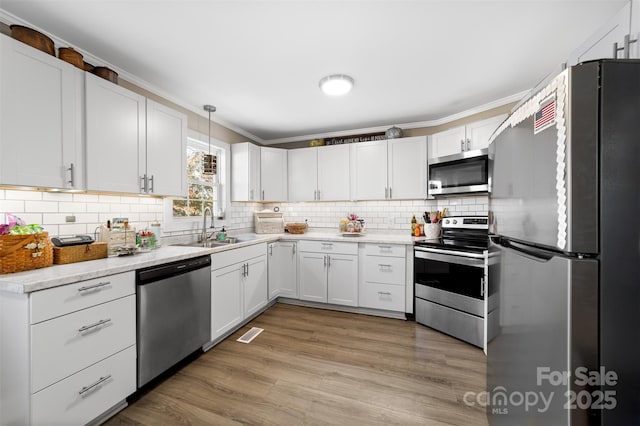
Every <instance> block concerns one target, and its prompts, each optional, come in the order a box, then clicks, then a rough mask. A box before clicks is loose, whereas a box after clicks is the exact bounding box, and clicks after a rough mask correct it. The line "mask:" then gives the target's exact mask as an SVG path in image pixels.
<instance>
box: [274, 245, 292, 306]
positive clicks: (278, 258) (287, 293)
mask: <svg viewBox="0 0 640 426" xmlns="http://www.w3.org/2000/svg"><path fill="white" fill-rule="evenodd" d="M296 244H297V243H296V242H295V241H278V242H275V243H271V244H269V256H268V258H269V263H268V283H269V300H272V299H275V298H276V297H278V296H283V297H288V298H292V299H297V298H298V267H297V262H296Z"/></svg>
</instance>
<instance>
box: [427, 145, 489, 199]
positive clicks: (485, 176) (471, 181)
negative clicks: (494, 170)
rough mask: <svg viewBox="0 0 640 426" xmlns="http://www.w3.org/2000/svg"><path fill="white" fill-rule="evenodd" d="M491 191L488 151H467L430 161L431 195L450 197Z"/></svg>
mask: <svg viewBox="0 0 640 426" xmlns="http://www.w3.org/2000/svg"><path fill="white" fill-rule="evenodd" d="M488 190H489V156H488V150H486V149H481V150H476V151H467V152H463V153H461V154H455V155H449V156H446V157H441V158H435V159H432V160H431V161H429V194H430V195H448V194H464V193H472V192H487V191H488Z"/></svg>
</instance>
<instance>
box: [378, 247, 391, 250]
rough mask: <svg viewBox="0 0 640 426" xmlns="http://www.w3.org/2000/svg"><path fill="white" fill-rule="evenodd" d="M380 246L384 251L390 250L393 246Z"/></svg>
mask: <svg viewBox="0 0 640 426" xmlns="http://www.w3.org/2000/svg"><path fill="white" fill-rule="evenodd" d="M378 248H379V249H380V250H382V251H390V250H391V246H378Z"/></svg>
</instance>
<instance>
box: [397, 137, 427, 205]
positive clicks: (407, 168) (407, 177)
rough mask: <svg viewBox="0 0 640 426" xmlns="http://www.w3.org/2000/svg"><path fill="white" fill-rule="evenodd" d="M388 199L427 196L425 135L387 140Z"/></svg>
mask: <svg viewBox="0 0 640 426" xmlns="http://www.w3.org/2000/svg"><path fill="white" fill-rule="evenodd" d="M388 157H389V165H388V175H389V183H388V185H389V193H388V196H389V198H390V199H416V198H426V197H427V137H426V136H416V137H412V138H401V139H394V140H390V141H388Z"/></svg>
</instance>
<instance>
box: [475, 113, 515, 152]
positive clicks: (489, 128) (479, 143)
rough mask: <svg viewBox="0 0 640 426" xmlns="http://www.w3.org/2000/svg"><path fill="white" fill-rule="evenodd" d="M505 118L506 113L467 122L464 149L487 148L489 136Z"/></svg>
mask: <svg viewBox="0 0 640 426" xmlns="http://www.w3.org/2000/svg"><path fill="white" fill-rule="evenodd" d="M506 118H507V114H501V115H497V116H495V117H491V118H487V119H486V120H480V121H476V122H473V123H471V124H468V125H467V138H466V141H467V142H466V143H467V145H466V146H465V148H466V149H465V151H473V150H476V149H484V148H488V147H489V138H490V137H491V135H492V134H493V132H495V131H496V129H497V128H498V126H499V125H500V124H502V122H503V121H504V120H505V119H506Z"/></svg>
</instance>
